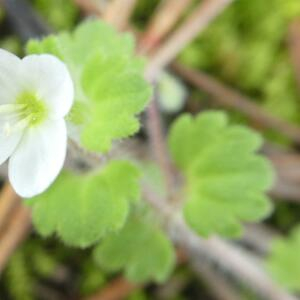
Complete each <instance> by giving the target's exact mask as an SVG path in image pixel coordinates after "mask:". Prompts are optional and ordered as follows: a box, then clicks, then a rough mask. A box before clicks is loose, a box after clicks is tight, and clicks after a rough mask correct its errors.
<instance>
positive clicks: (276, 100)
mask: <svg viewBox="0 0 300 300" xmlns="http://www.w3.org/2000/svg"><path fill="white" fill-rule="evenodd" d="M299 3H300V2H299ZM263 92H264V99H265V101H264V103H263V106H264V107H265V108H266V109H267V110H269V111H272V113H273V114H274V115H277V116H279V117H281V118H283V119H287V120H290V121H293V122H299V121H300V117H299V116H300V115H299V108H300V105H299V96H298V91H297V88H296V85H295V76H294V71H293V70H292V66H291V64H289V63H287V60H286V56H284V57H282V58H281V59H280V60H278V62H277V64H276V66H275V67H274V70H273V73H272V75H271V76H270V78H269V80H268V82H267V83H266V85H265V86H264V88H263Z"/></svg>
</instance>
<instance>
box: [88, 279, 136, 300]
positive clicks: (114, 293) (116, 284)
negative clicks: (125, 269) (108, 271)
mask: <svg viewBox="0 0 300 300" xmlns="http://www.w3.org/2000/svg"><path fill="white" fill-rule="evenodd" d="M137 287H138V286H137V285H135V284H133V283H130V282H129V281H127V280H126V279H125V278H123V277H117V278H116V279H114V280H113V281H111V282H110V283H109V284H108V285H107V286H106V287H105V288H104V289H102V290H101V291H100V292H98V293H97V294H94V295H93V296H91V297H89V298H87V300H122V299H125V298H126V297H128V295H129V294H130V293H131V292H132V291H134V290H135V289H136V288H137Z"/></svg>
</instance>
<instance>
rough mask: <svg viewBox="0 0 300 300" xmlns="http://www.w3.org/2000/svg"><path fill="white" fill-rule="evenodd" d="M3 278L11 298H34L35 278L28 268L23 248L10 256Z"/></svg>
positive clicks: (29, 299)
mask: <svg viewBox="0 0 300 300" xmlns="http://www.w3.org/2000/svg"><path fill="white" fill-rule="evenodd" d="M3 280H4V282H5V287H6V288H7V289H8V293H9V295H10V297H11V299H14V300H33V299H34V279H33V276H32V274H31V272H30V270H29V268H28V265H27V261H26V255H25V252H24V251H23V249H22V248H21V249H19V250H17V252H15V253H14V255H13V256H12V257H11V258H10V260H9V263H8V266H7V268H6V270H5V273H4V276H3Z"/></svg>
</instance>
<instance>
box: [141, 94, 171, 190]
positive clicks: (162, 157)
mask: <svg viewBox="0 0 300 300" xmlns="http://www.w3.org/2000/svg"><path fill="white" fill-rule="evenodd" d="M147 131H148V134H149V140H150V143H151V146H152V149H153V152H154V155H155V158H156V160H157V162H158V164H159V166H160V168H161V171H162V173H163V176H164V179H165V184H166V188H167V191H168V194H170V193H172V188H173V186H174V184H173V183H174V182H173V170H172V165H171V160H170V157H169V154H168V150H167V145H166V139H165V135H164V130H163V128H162V123H161V118H160V114H159V110H158V107H157V102H156V99H152V101H151V103H150V104H149V106H148V109H147Z"/></svg>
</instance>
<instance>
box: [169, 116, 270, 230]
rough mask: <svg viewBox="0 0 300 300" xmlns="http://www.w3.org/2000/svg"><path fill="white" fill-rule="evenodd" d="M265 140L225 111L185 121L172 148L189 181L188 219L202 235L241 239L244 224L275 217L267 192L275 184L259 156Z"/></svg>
mask: <svg viewBox="0 0 300 300" xmlns="http://www.w3.org/2000/svg"><path fill="white" fill-rule="evenodd" d="M261 143H262V140H261V138H260V136H259V135H258V134H256V133H255V132H253V131H252V130H250V129H248V128H246V127H244V126H240V125H229V124H228V120H227V117H226V115H225V114H224V113H222V112H216V111H211V112H205V113H203V114H200V115H199V116H197V117H196V118H194V119H193V118H192V117H191V116H189V115H184V116H182V117H180V118H179V119H178V120H177V121H176V122H175V124H174V125H173V127H172V129H171V132H170V137H169V145H170V150H171V154H172V156H173V159H174V160H175V162H176V164H177V166H178V168H180V169H181V170H182V171H183V173H184V175H185V177H186V182H187V183H186V193H187V201H186V203H185V205H184V216H185V218H186V221H187V222H188V224H189V225H190V226H191V227H192V228H193V229H194V230H195V231H197V232H198V233H199V234H201V235H203V236H208V235H210V234H213V233H218V234H221V235H225V236H238V235H239V234H240V233H241V229H242V228H241V225H240V222H241V221H257V220H260V219H261V218H263V217H265V216H266V215H268V214H269V213H270V209H271V205H270V202H269V201H268V198H267V197H266V196H265V195H264V194H263V193H264V191H266V190H267V189H268V188H269V187H270V185H271V183H272V178H273V173H272V170H271V166H270V163H269V162H268V161H267V160H266V159H264V158H263V157H261V156H259V155H257V154H255V153H254V152H255V151H256V150H257V149H258V148H259V147H260V146H261Z"/></svg>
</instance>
